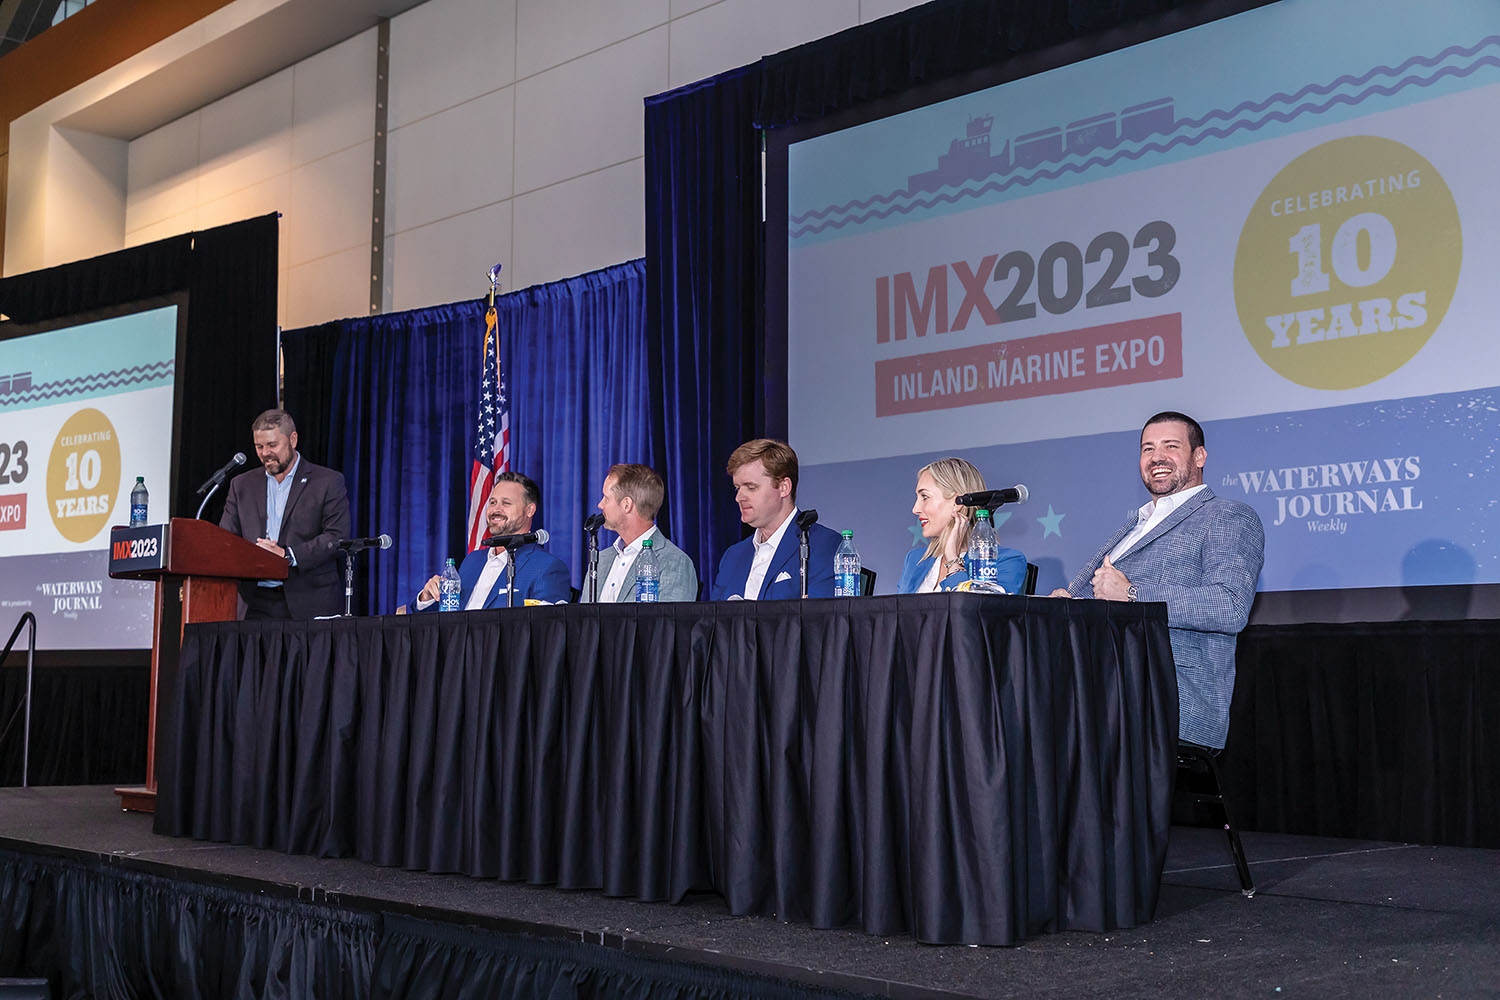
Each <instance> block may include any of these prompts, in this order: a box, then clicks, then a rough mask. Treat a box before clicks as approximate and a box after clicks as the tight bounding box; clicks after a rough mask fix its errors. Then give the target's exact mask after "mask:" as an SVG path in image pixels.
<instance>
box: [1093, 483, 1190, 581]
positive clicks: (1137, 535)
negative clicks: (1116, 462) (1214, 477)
mask: <svg viewBox="0 0 1500 1000" xmlns="http://www.w3.org/2000/svg"><path fill="white" fill-rule="evenodd" d="M1206 485H1208V484H1207V483H1199V484H1198V485H1197V486H1194V487H1193V488H1192V489H1189V490H1183V491H1182V492H1180V493H1173V494H1171V495H1170V496H1164V497H1159V498H1158V499H1156V500H1152V501H1150V502H1149V503H1146V504H1142V505H1141V509H1140V510H1138V511H1136V522H1135V527H1134V528H1131V529H1130V534H1128V535H1126V536H1125V537H1124V538H1122V539H1120V544H1118V545H1116V546H1115V547H1114V548H1112V549H1110V550H1109V561H1110V562H1112V563H1115V562H1119V561H1120V557H1121V556H1123V555H1124V554H1125V553H1127V552H1129V551H1130V550H1131V549H1133V548H1135V543H1136V542H1139V541H1140V540H1141V539H1142V538H1145V537H1146V536H1147V535H1148V534H1150V533H1151V529H1152V528H1155V527H1156V526H1157V525H1158V524H1161V523H1162V522H1163V521H1165V520H1166V519H1167V515H1168V514H1170V513H1172V511H1174V510H1176V509H1177V508H1178V507H1181V506H1182V504H1183V501H1185V500H1187V498H1188V497H1190V496H1192V495H1193V494H1194V493H1197V492H1198V491H1199V490H1201V489H1203V487H1204V486H1206Z"/></svg>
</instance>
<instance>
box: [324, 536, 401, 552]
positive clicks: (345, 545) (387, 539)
mask: <svg viewBox="0 0 1500 1000" xmlns="http://www.w3.org/2000/svg"><path fill="white" fill-rule="evenodd" d="M333 547H334V548H336V549H343V550H344V551H345V552H359V551H361V550H363V549H388V548H390V547H391V536H390V535H377V536H376V537H374V538H343V539H340V540H339V541H337V542H334V543H333Z"/></svg>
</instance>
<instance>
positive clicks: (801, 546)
mask: <svg viewBox="0 0 1500 1000" xmlns="http://www.w3.org/2000/svg"><path fill="white" fill-rule="evenodd" d="M817 523H818V512H817V511H815V510H804V511H802V512H801V513H799V514H798V515H797V554H798V559H799V561H800V563H801V569H802V596H803V597H804V598H805V597H807V556H808V550H809V548H810V547H811V544H812V543H811V542H809V541H808V537H807V533H808V532H809V531H811V530H812V526H813V525H815V524H817Z"/></svg>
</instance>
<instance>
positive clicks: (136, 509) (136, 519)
mask: <svg viewBox="0 0 1500 1000" xmlns="http://www.w3.org/2000/svg"><path fill="white" fill-rule="evenodd" d="M145 523H146V505H145V504H143V503H133V504H131V505H130V526H131V527H132V528H138V527H140V526H141V525H143V524H145Z"/></svg>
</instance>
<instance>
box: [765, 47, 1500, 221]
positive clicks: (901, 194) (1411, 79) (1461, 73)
mask: <svg viewBox="0 0 1500 1000" xmlns="http://www.w3.org/2000/svg"><path fill="white" fill-rule="evenodd" d="M1497 46H1500V36H1495V35H1491V36H1489V37H1487V38H1484V39H1482V40H1481V41H1479V42H1478V43H1476V44H1474V45H1473V46H1470V47H1467V48H1465V47H1463V46H1457V45H1455V46H1450V47H1449V48H1447V49H1444V50H1443V51H1442V52H1440V53H1439V54H1438V55H1436V56H1433V57H1426V56H1413V57H1412V58H1410V59H1408V60H1406V61H1405V62H1403V63H1402V64H1401V65H1400V66H1398V67H1395V68H1391V67H1386V66H1377V67H1374V68H1372V69H1370V70H1368V71H1366V72H1365V73H1363V74H1361V75H1360V76H1358V77H1355V76H1351V75H1349V74H1344V75H1342V76H1340V77H1338V78H1337V79H1335V80H1333V81H1331V82H1329V83H1326V84H1308V85H1307V86H1304V87H1302V88H1301V89H1300V90H1298V91H1297V92H1296V93H1294V94H1286V93H1282V92H1277V93H1276V94H1273V95H1271V96H1269V97H1266V98H1264V99H1262V100H1259V101H1244V102H1241V103H1240V104H1238V105H1236V106H1235V107H1234V108H1231V109H1229V110H1223V109H1214V110H1211V111H1208V112H1206V113H1204V114H1203V115H1201V116H1199V117H1197V118H1184V119H1181V120H1180V121H1179V122H1178V123H1177V127H1176V128H1175V129H1174V131H1173V133H1172V138H1171V140H1170V141H1169V142H1167V143H1166V144H1165V145H1163V144H1161V143H1157V142H1148V143H1145V144H1143V145H1140V146H1137V147H1134V148H1125V149H1117V150H1115V151H1114V152H1112V153H1111V154H1109V155H1107V156H1094V157H1089V158H1088V159H1086V160H1082V161H1077V162H1074V163H1063V164H1060V165H1059V166H1058V167H1055V168H1041V169H1040V170H1038V171H1035V172H1032V173H1029V174H1023V175H1017V176H1012V177H1010V178H1007V179H1006V180H1005V181H1004V182H999V183H998V184H997V182H995V181H987V182H986V183H985V184H983V185H981V186H980V187H978V188H958V189H955V191H956V197H955V196H949V195H939V196H938V197H937V199H936V200H926V199H920V198H919V199H918V200H917V201H915V202H912V203H910V204H908V205H905V206H900V205H896V204H893V203H895V202H897V201H898V200H900V199H903V198H907V197H911V196H910V195H908V194H907V191H906V189H905V188H898V189H897V190H895V191H892V192H889V193H888V194H882V195H873V196H871V197H869V198H864V199H853V200H850V201H846V202H844V203H843V204H841V205H830V206H826V207H824V208H820V209H814V210H811V211H807V212H802V213H799V214H797V215H793V216H791V217H790V218H789V220H788V221H789V222H790V223H791V224H792V225H791V229H790V235H791V236H792V237H793V238H796V237H799V236H805V235H810V234H815V233H820V232H824V231H826V230H828V229H840V228H843V227H844V226H846V225H850V224H854V223H856V222H867V221H869V220H870V219H878V218H886V217H888V216H890V215H892V214H898V213H899V214H903V215H904V214H906V213H908V212H910V211H912V210H913V209H915V208H922V207H927V208H930V207H933V206H934V205H936V204H938V203H940V202H947V203H950V204H951V203H952V202H954V201H955V200H957V198H965V197H978V196H980V195H983V194H989V193H992V192H996V191H1004V190H1006V189H1008V188H1010V187H1014V186H1017V185H1018V184H1019V185H1022V186H1024V185H1028V184H1033V183H1035V182H1036V181H1038V180H1052V179H1056V178H1057V177H1060V176H1062V175H1063V174H1065V173H1081V172H1083V170H1086V169H1089V168H1093V167H1100V166H1109V165H1111V164H1114V163H1117V162H1119V161H1120V160H1121V159H1132V160H1134V159H1139V158H1140V157H1141V156H1143V155H1145V154H1146V153H1153V152H1158V153H1159V152H1166V151H1168V150H1170V149H1173V148H1175V147H1177V146H1181V145H1188V146H1194V145H1197V144H1198V143H1199V142H1202V141H1203V140H1204V139H1205V138H1223V137H1225V136H1228V135H1232V134H1233V133H1235V132H1237V131H1242V130H1245V129H1249V130H1251V131H1255V130H1258V129H1260V128H1262V127H1264V126H1265V125H1266V124H1268V123H1270V122H1272V121H1275V122H1279V123H1283V124H1285V123H1287V122H1290V121H1292V120H1294V119H1295V118H1298V117H1302V116H1304V115H1311V114H1322V113H1324V112H1326V111H1328V110H1330V109H1332V108H1334V107H1336V106H1338V105H1341V104H1342V105H1348V106H1350V107H1354V106H1357V105H1359V104H1361V103H1363V102H1364V101H1366V100H1368V99H1369V98H1371V97H1375V96H1382V97H1391V96H1393V95H1395V94H1397V93H1399V92H1401V91H1403V90H1406V89H1409V88H1413V87H1430V86H1432V85H1433V84H1435V83H1437V82H1438V81H1440V80H1443V79H1447V78H1463V77H1467V76H1469V75H1471V74H1473V73H1474V72H1476V71H1477V70H1479V69H1480V68H1482V67H1486V66H1492V67H1500V57H1497V56H1494V55H1486V56H1484V57H1483V58H1479V59H1476V60H1475V61H1473V62H1472V63H1469V64H1468V65H1451V64H1450V65H1440V64H1441V63H1443V62H1444V61H1445V60H1447V59H1450V58H1453V57H1455V56H1461V57H1473V56H1476V55H1478V53H1480V52H1481V51H1483V50H1484V49H1486V48H1492V47H1497ZM1414 66H1422V67H1426V68H1436V69H1437V71H1436V72H1435V73H1432V74H1431V75H1427V76H1422V75H1415V74H1413V75H1410V76H1406V77H1404V78H1402V79H1399V80H1397V81H1396V82H1394V83H1392V84H1375V85H1373V86H1368V87H1366V88H1365V89H1364V90H1362V91H1360V92H1358V93H1356V94H1354V95H1349V94H1333V96H1332V97H1331V98H1330V99H1329V100H1327V101H1324V102H1322V103H1303V104H1299V105H1297V106H1296V107H1295V108H1293V109H1292V111H1291V112H1290V113H1288V112H1284V111H1274V112H1271V113H1270V114H1266V115H1262V116H1261V117H1260V118H1258V119H1253V120H1248V124H1247V120H1241V121H1239V122H1233V123H1232V124H1231V125H1230V127H1229V128H1228V129H1217V128H1208V129H1204V126H1205V125H1207V124H1208V123H1209V122H1212V121H1218V120H1224V121H1228V120H1229V119H1232V118H1234V117H1235V116H1236V115H1240V114H1243V113H1245V112H1247V111H1254V112H1261V111H1265V110H1266V109H1267V108H1271V107H1273V106H1274V105H1277V104H1283V105H1285V104H1290V103H1292V102H1294V101H1298V100H1300V99H1302V98H1303V97H1305V96H1307V95H1309V94H1318V95H1325V94H1332V93H1333V91H1335V90H1337V89H1338V88H1340V87H1345V86H1350V85H1360V84H1365V83H1368V82H1369V81H1370V80H1372V79H1374V78H1375V77H1377V76H1394V75H1396V74H1398V73H1401V72H1404V71H1406V70H1408V69H1410V68H1412V67H1414ZM1196 130H1202V131H1196ZM1187 132H1196V135H1184V134H1182V133H1187ZM887 205H889V206H890V208H889V209H887V210H886V211H885V212H883V213H882V212H879V211H875V210H874V209H875V208H876V207H877V206H887ZM855 209H859V210H869V211H861V212H860V213H859V214H857V215H853V216H850V217H848V218H846V219H841V220H836V219H829V221H828V222H825V223H823V224H821V225H819V224H807V223H812V222H813V220H822V219H828V218H829V217H830V216H835V215H841V214H843V213H847V212H850V211H851V210H855Z"/></svg>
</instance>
